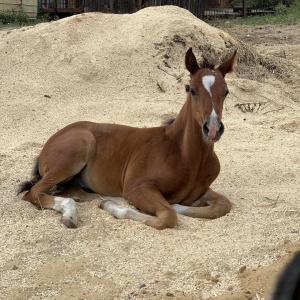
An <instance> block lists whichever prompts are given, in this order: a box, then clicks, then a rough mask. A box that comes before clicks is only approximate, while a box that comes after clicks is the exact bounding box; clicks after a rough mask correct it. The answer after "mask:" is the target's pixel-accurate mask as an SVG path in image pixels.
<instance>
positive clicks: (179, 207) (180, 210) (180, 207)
mask: <svg viewBox="0 0 300 300" xmlns="http://www.w3.org/2000/svg"><path fill="white" fill-rule="evenodd" d="M172 207H173V209H174V210H175V211H176V213H178V214H181V215H183V214H184V212H185V211H186V210H187V208H188V206H184V205H180V204H172Z"/></svg>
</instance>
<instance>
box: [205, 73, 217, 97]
mask: <svg viewBox="0 0 300 300" xmlns="http://www.w3.org/2000/svg"><path fill="white" fill-rule="evenodd" d="M215 81H216V78H215V76H213V75H206V76H203V77H202V84H203V86H204V87H205V89H206V90H207V91H208V93H209V94H210V96H211V97H212V94H211V90H210V88H211V87H212V86H213V85H214V83H215Z"/></svg>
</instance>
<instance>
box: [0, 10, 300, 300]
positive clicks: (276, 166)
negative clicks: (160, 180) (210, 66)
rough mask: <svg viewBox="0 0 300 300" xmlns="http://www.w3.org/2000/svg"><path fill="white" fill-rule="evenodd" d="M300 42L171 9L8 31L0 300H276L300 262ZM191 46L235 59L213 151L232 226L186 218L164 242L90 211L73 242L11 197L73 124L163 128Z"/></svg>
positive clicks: (1, 34)
mask: <svg viewBox="0 0 300 300" xmlns="http://www.w3.org/2000/svg"><path fill="white" fill-rule="evenodd" d="M299 29H300V28H299V26H283V27H274V26H262V27H247V26H245V27H244V26H239V27H238V28H234V27H233V28H228V29H227V32H226V31H221V30H219V29H216V28H213V27H211V26H209V25H207V24H206V23H204V22H202V21H201V20H198V19H197V18H195V17H194V16H193V15H191V14H190V13H189V12H187V11H185V10H183V9H180V8H176V7H168V6H166V7H156V8H151V7H150V8H147V9H144V10H141V11H139V12H138V13H135V14H132V15H109V14H100V13H89V14H83V15H77V16H73V17H70V18H67V19H62V20H59V21H56V22H52V23H47V24H38V25H35V26H32V27H24V28H21V29H14V30H5V31H0V102H1V110H0V122H1V123H0V124H1V132H2V134H1V143H0V162H1V171H0V186H1V195H0V197H1V199H0V211H1V220H0V226H1V230H0V239H1V243H0V268H1V269H0V299H11V300H15V299H22V300H23V299H32V300H33V299H60V300H62V299H68V300H69V299H78V300H79V299H183V300H187V299H220V300H221V299H222V300H224V299H228V300H233V299H236V300H243V299H267V297H268V294H269V292H270V290H271V287H272V286H273V284H274V280H275V279H276V276H277V274H278V272H279V271H280V270H281V269H282V267H283V266H284V265H285V263H286V262H287V261H288V260H289V259H290V257H291V256H292V255H293V253H294V252H295V251H297V250H298V249H300V235H299V228H300V210H299V194H300V184H299V178H300V117H299V110H300V101H299V79H300V72H299V67H300V37H299ZM189 47H193V49H194V52H195V54H196V56H197V57H198V58H199V60H201V54H204V55H205V56H208V57H209V58H210V59H211V60H214V61H215V63H218V62H219V61H220V60H221V59H222V58H223V57H225V56H226V55H228V54H229V53H230V52H231V51H233V49H236V48H237V49H238V51H239V55H240V56H239V61H238V65H237V69H236V74H230V75H227V76H226V79H227V83H228V86H229V90H230V95H229V96H228V98H227V99H226V103H225V110H224V115H223V122H224V125H225V133H224V135H223V137H222V139H221V140H220V141H219V142H218V143H217V144H216V146H215V149H216V152H217V154H218V156H219V159H220V162H221V168H222V170H221V174H220V176H219V177H218V179H217V180H216V182H215V183H214V184H213V188H214V189H215V190H216V191H220V192H222V193H223V194H224V195H226V196H227V197H228V198H229V199H230V200H231V201H232V203H233V209H232V211H231V212H230V213H229V214H228V215H227V216H225V217H223V218H220V219H217V220H202V219H201V220H199V219H192V218H188V217H184V216H179V223H178V226H177V227H176V228H174V229H168V230H163V231H157V230H154V229H153V228H149V227H147V226H145V225H143V224H140V223H137V222H134V221H130V220H116V219H115V218H113V217H112V216H111V215H109V214H108V213H106V212H104V211H102V210H101V209H99V208H98V201H91V202H86V203H80V204H79V205H78V215H79V226H78V228H77V229H74V230H71V229H69V230H68V229H65V228H62V227H61V226H60V224H59V218H60V216H59V214H58V213H57V212H54V211H51V210H43V211H41V210H37V209H36V208H34V207H33V206H32V205H30V204H29V203H26V202H24V201H22V200H21V197H18V196H17V195H16V188H17V186H18V184H19V183H20V182H21V181H23V180H25V179H29V176H30V172H31V168H32V164H33V160H34V158H35V157H36V156H37V155H38V153H39V151H40V150H41V148H42V146H43V144H44V143H45V141H46V140H47V139H48V138H49V136H50V135H52V134H53V133H54V132H56V131H57V130H58V129H60V128H62V127H63V126H65V125H67V124H69V123H71V122H74V121H79V120H90V121H96V122H111V123H122V124H127V125H132V126H159V125H160V124H161V122H162V120H164V119H165V118H167V117H168V116H173V115H176V113H177V112H178V111H179V110H180V108H181V106H182V105H183V103H184V101H185V98H186V95H185V89H184V85H185V84H186V83H188V72H187V71H186V70H185V68H184V54H185V52H186V50H187V49H188V48H189ZM74 147H76V145H74ZM112 163H113V162H112ZM137 176H138V174H137ZM120 201H121V204H122V205H126V203H124V202H123V201H122V200H120Z"/></svg>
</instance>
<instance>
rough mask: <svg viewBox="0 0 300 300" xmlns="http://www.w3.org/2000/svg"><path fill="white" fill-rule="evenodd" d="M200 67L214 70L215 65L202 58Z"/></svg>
mask: <svg viewBox="0 0 300 300" xmlns="http://www.w3.org/2000/svg"><path fill="white" fill-rule="evenodd" d="M201 67H202V68H208V69H212V70H213V69H214V68H215V64H213V63H212V62H211V61H209V60H208V59H207V58H206V57H203V62H202V64H201Z"/></svg>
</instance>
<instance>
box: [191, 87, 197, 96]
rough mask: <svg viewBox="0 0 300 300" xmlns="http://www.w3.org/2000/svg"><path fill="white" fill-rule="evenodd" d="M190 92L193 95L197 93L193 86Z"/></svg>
mask: <svg viewBox="0 0 300 300" xmlns="http://www.w3.org/2000/svg"><path fill="white" fill-rule="evenodd" d="M190 92H191V94H192V96H195V95H196V91H195V90H194V89H193V88H191V89H190Z"/></svg>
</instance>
